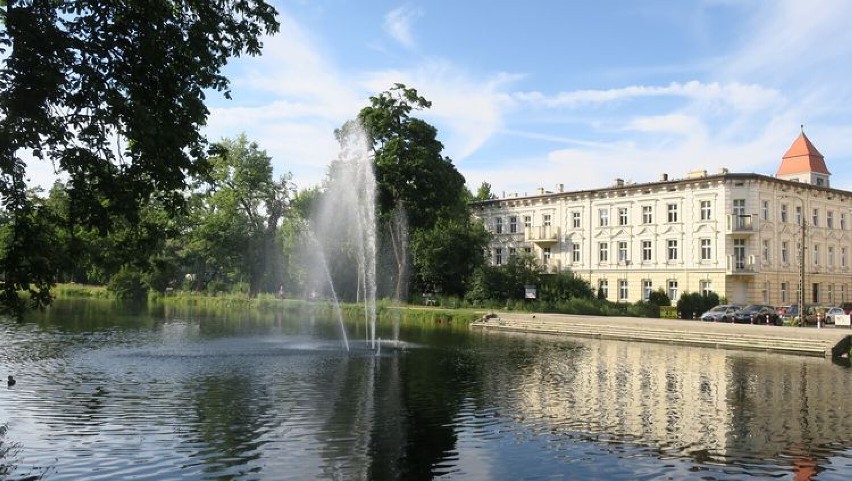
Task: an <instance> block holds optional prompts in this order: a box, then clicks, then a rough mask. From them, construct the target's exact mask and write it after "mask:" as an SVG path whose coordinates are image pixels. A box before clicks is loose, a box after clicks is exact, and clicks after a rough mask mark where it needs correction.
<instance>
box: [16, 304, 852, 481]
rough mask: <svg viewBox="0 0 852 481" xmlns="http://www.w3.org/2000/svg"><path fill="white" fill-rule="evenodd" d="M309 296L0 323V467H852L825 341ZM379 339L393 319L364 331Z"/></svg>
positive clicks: (40, 474)
mask: <svg viewBox="0 0 852 481" xmlns="http://www.w3.org/2000/svg"><path fill="white" fill-rule="evenodd" d="M347 330H348V332H349V338H350V342H351V350H350V351H349V352H347V351H346V350H345V348H343V347H342V343H341V340H340V334H339V327H338V325H337V323H336V322H332V321H330V320H328V319H319V318H315V317H313V316H312V315H311V314H310V313H309V312H304V313H302V314H300V315H293V314H292V312H290V311H288V314H284V313H281V312H256V311H253V312H251V313H249V314H246V313H241V312H237V311H232V312H221V311H218V312H212V311H203V310H199V309H194V310H191V309H176V308H168V307H163V306H159V307H156V306H155V307H152V308H144V309H140V310H135V311H134V310H131V309H125V308H120V307H117V306H115V305H114V304H112V303H104V302H96V301H85V302H79V301H75V302H71V301H57V304H56V305H55V306H54V307H52V308H51V309H49V310H48V311H47V312H46V313H44V314H40V315H35V316H33V317H32V318H30V319H28V320H27V321H26V322H23V323H18V322H14V321H10V320H0V342H2V350H0V375H2V377H3V378H5V377H6V376H7V375H9V374H12V375H14V376H15V378H16V379H17V383H16V384H15V385H14V386H11V387H8V388H7V387H6V386H3V388H0V479H9V480H23V479H28V480H29V479H45V480H72V479H73V480H77V479H90V480H97V479H104V480H107V479H109V480H114V479H131V478H132V479H140V480H169V479H181V480H214V479H215V480H228V479H234V480H280V479H329V480H335V479H345V480H350V479H354V480H358V479H365V480H366V479H371V480H372V479H374V480H385V479H434V478H441V479H465V480H468V479H474V480H478V479H481V480H516V479H607V480H634V479H706V480H716V479H731V480H733V479H744V478H766V479H769V478H773V479H795V480H806V479H811V480H817V479H819V480H835V479H836V480H840V479H844V480H845V479H848V476H849V473H850V472H852V416H849V415H848V412H847V409H849V407H850V400H852V382H850V381H852V370H850V369H848V368H845V367H843V366H838V365H835V364H833V363H832V362H831V361H829V360H825V359H819V358H817V359H815V358H807V357H796V356H784V355H778V354H759V353H757V354H756V353H747V352H738V351H725V350H714V349H703V348H690V347H681V346H670V345H661V344H646V343H630V342H621V341H605V340H592V339H572V338H561V337H537V336H529V335H512V334H500V333H485V332H478V331H477V332H470V331H468V330H467V329H466V328H464V327H463V326H452V325H449V326H448V325H434V324H431V323H428V324H427V323H422V322H404V323H403V325H402V327H401V329H400V338H401V339H402V340H403V341H405V343H404V345H402V346H398V348H392V346H390V345H384V347H383V348H382V350H381V352H380V353H378V355H376V354H375V353H374V352H373V351H370V350H369V349H367V348H366V345H365V342H364V341H357V340H352V339H363V336H364V330H363V326H358V325H356V324H351V325H347ZM380 332H382V335H383V336H385V337H387V335H388V332H389V328H388V327H382V328H381V329H380Z"/></svg>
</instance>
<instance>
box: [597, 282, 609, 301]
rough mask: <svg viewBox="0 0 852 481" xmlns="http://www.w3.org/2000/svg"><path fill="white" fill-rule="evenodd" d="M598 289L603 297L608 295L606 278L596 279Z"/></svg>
mask: <svg viewBox="0 0 852 481" xmlns="http://www.w3.org/2000/svg"><path fill="white" fill-rule="evenodd" d="M598 291H599V292H600V294H601V296H602V297H603V298H604V299H606V298H608V297H609V282H608V281H607V280H606V279H599V280H598Z"/></svg>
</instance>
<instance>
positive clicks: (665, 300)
mask: <svg viewBox="0 0 852 481" xmlns="http://www.w3.org/2000/svg"><path fill="white" fill-rule="evenodd" d="M648 303H649V304H654V305H655V306H658V307H662V306H670V305H672V301H671V299H669V296H668V294H666V291H664V290H663V289H662V288H660V289H657V290H656V291H651V292H649V293H648Z"/></svg>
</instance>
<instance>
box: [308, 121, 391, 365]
mask: <svg viewBox="0 0 852 481" xmlns="http://www.w3.org/2000/svg"><path fill="white" fill-rule="evenodd" d="M338 137H339V139H340V145H341V149H340V158H339V159H338V160H336V161H334V162H333V163H332V165H331V172H330V175H329V180H328V184H327V186H326V189H325V193H324V195H323V196H322V197H321V199H320V202H319V205H318V206H316V209H315V211H314V215H313V218H312V222H311V225H310V228H311V237H312V239H313V242H312V244H313V245H314V246H315V247H316V249H317V252H316V255H315V256H314V257H315V258H316V259H317V263H319V264H321V265H320V266H314V267H315V268H314V269H311V271H312V272H313V273H316V274H319V275H325V276H326V280H327V282H328V285H329V286H330V289H331V293H332V297H333V299H332V302H334V304H335V309H336V312H338V316H339V318H340V328H341V330H342V331H343V338H344V340H346V339H347V336H346V332H345V329H344V326H343V321H342V316H340V314H339V307H338V305H337V304H338V292H340V291H341V288H336V287H335V282H339V283H346V281H349V284H351V281H352V279H353V277H354V282H355V288H354V290H353V289H352V286H351V285H346V286H339V287H343V288H344V289H343V290H344V291H345V292H347V293H349V294H350V295H351V293H352V292H353V291H354V292H355V297H356V299H357V300H359V301H362V302H363V303H364V323H365V338H366V339H365V340H366V341H367V343H368V345H369V346H370V348H371V349H376V343H377V338H376V177H375V174H374V172H373V155H372V149H371V148H370V142H369V138H368V137H367V135H366V133H365V132H364V130H363V128H361V127H360V125H357V124H356V123H355V122H349V123H347V124H346V126H344V128H343V129H342V130H341V132H340V135H339V136H338ZM352 267H354V268H355V272H354V276H353V272H352ZM335 274H337V275H335ZM344 342H345V343H346V346H347V349H348V348H349V346H348V340H347V341H344Z"/></svg>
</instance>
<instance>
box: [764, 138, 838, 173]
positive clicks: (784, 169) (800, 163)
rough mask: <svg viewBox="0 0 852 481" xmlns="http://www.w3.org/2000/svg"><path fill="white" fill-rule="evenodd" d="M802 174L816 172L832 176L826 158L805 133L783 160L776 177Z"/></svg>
mask: <svg viewBox="0 0 852 481" xmlns="http://www.w3.org/2000/svg"><path fill="white" fill-rule="evenodd" d="M802 172H816V173H818V174H825V175H831V173H830V172H829V171H828V167H826V166H825V157H823V156H822V154H820V153H819V150H817V148H816V147H814V144H812V143H811V141H810V140H809V139H808V137H807V136H806V135H805V133H804V132H802V133H801V134H799V137H797V138H796V140H794V141H793V145H791V146H790V149H789V150H787V153H786V154H784V157H782V158H781V166H780V167H778V172H776V173H775V176H776V177H777V176H779V175H786V174H800V173H802Z"/></svg>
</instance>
